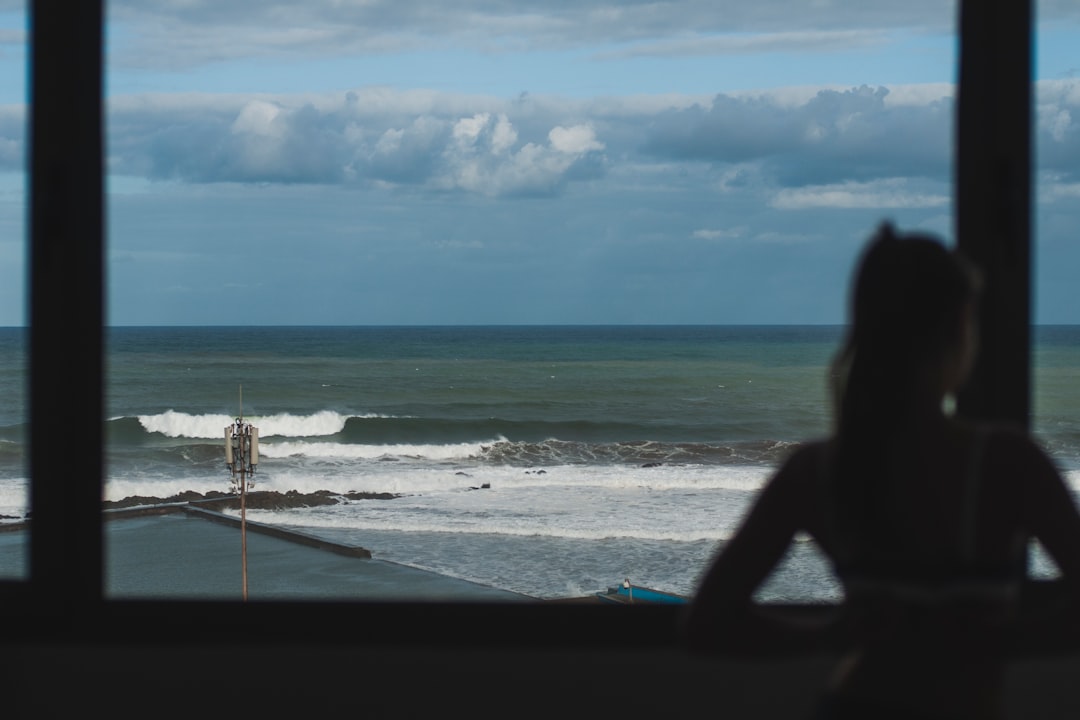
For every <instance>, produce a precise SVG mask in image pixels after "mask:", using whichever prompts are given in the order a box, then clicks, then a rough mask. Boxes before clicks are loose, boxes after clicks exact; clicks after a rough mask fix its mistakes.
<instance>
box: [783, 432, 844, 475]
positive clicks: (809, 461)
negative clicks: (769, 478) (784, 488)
mask: <svg viewBox="0 0 1080 720" xmlns="http://www.w3.org/2000/svg"><path fill="white" fill-rule="evenodd" d="M832 445H833V441H832V440H829V439H824V440H811V441H807V442H802V443H799V444H798V445H796V446H794V447H793V448H792V449H791V451H790V452H789V453H788V455H787V458H786V459H785V460H784V462H783V463H782V464H781V465H780V469H779V471H778V472H777V474H776V479H777V480H778V481H780V482H782V483H783V482H786V483H795V484H799V485H807V484H811V483H812V482H813V481H816V480H817V479H819V478H820V477H822V476H823V475H824V474H825V472H826V471H827V465H828V462H829V455H830V453H831V452H832V449H831V448H832Z"/></svg>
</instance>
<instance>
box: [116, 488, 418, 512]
mask: <svg viewBox="0 0 1080 720" xmlns="http://www.w3.org/2000/svg"><path fill="white" fill-rule="evenodd" d="M397 497H400V496H399V495H396V494H394V493H376V492H348V493H345V494H344V495H341V494H339V493H332V492H330V491H329V490H316V491H315V492H311V493H302V492H298V491H296V490H290V491H288V492H286V493H280V492H276V491H258V492H249V493H248V494H247V497H246V498H245V501H244V504H245V506H246V507H248V508H251V509H252V510H291V509H293V508H302V507H319V506H322V505H338V504H340V503H343V502H352V501H356V500H393V499H394V498H397ZM184 502H187V503H193V504H197V505H198V506H199V507H203V508H206V509H207V510H214V511H216V512H221V511H223V510H239V509H240V496H239V495H233V494H230V493H223V492H217V491H215V490H212V491H210V492H208V493H206V494H205V495H204V494H202V493H197V492H193V491H187V492H183V493H180V494H178V495H173V496H171V497H168V498H158V497H146V496H142V495H133V496H130V497H126V498H124V499H123V500H109V501H106V502H105V503H104V506H105V509H107V510H114V509H117V508H129V507H137V506H140V505H165V504H176V503H184Z"/></svg>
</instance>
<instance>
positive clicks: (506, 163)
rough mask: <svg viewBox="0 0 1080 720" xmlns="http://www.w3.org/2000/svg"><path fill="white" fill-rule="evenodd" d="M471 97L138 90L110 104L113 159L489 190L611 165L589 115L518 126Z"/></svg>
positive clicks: (267, 178) (133, 167) (553, 184)
mask: <svg viewBox="0 0 1080 720" xmlns="http://www.w3.org/2000/svg"><path fill="white" fill-rule="evenodd" d="M368 101H372V102H368ZM479 104H480V105H485V104H488V103H484V102H481V103H479ZM507 105H509V104H507ZM461 107H462V104H461V99H460V98H447V99H446V101H445V102H431V103H427V104H417V102H416V98H415V97H413V96H411V94H409V93H402V94H400V95H399V94H392V95H390V96H388V95H387V94H385V93H384V92H382V91H381V90H380V91H377V92H375V93H374V94H373V95H369V94H367V93H364V92H348V93H339V94H336V95H335V96H333V97H331V98H327V97H322V98H317V99H316V98H302V99H299V100H298V99H296V98H290V97H284V96H283V97H273V98H271V97H241V96H237V97H234V98H231V99H223V98H222V97H220V96H218V97H212V98H203V97H199V96H196V97H191V98H189V102H188V103H185V104H184V105H183V106H182V107H178V106H177V105H176V104H174V103H173V102H171V101H169V100H167V99H166V100H165V101H163V102H162V103H161V104H160V105H156V104H155V102H154V99H153V98H142V99H141V100H140V99H132V98H128V99H124V100H121V101H120V102H117V103H116V104H115V105H114V106H113V109H112V112H111V115H110V116H111V118H113V119H114V120H113V121H111V122H110V129H112V131H113V132H112V138H111V140H110V143H109V146H110V157H109V168H110V172H111V173H113V174H116V175H134V176H146V177H149V178H151V179H159V180H162V179H172V180H181V181H185V182H190V183H212V182H253V183H283V184H291V183H304V184H346V185H347V184H363V183H389V184H391V185H414V186H420V187H426V188H428V189H431V190H437V191H447V190H454V191H465V192H470V193H477V194H480V195H485V196H501V195H515V194H526V195H532V194H548V193H554V192H558V191H559V190H560V189H561V188H563V187H564V186H565V184H566V183H568V182H571V181H574V180H583V179H587V178H594V177H599V176H600V175H602V173H603V168H604V161H603V158H602V157H601V155H602V151H603V150H604V147H605V145H604V143H603V142H602V141H601V140H600V139H598V137H597V132H596V130H595V128H594V127H593V126H591V125H590V124H588V123H565V124H559V123H556V122H554V121H552V120H550V119H548V117H547V111H543V112H542V113H540V114H538V115H532V114H527V116H526V118H525V120H526V123H525V124H526V128H519V127H517V126H516V125H515V123H514V122H513V121H512V120H511V118H510V117H509V115H508V114H507V112H491V111H488V110H484V111H482V112H474V113H471V114H466V115H461V114H459V113H458V112H457V111H460V109H461ZM417 111H419V113H418V114H417Z"/></svg>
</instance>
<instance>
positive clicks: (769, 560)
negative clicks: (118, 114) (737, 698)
mask: <svg viewBox="0 0 1080 720" xmlns="http://www.w3.org/2000/svg"><path fill="white" fill-rule="evenodd" d="M819 453H820V446H816V445H814V446H808V447H805V448H802V449H801V450H799V451H798V452H796V453H795V454H794V455H793V456H792V457H791V458H789V459H788V461H787V462H786V463H784V465H783V466H782V467H781V468H780V470H779V471H778V472H777V473H776V475H774V476H773V477H772V479H771V480H770V481H769V482H768V483H767V484H766V486H765V487H764V488H763V489H762V491H761V493H760V494H759V495H758V497H757V499H756V500H755V502H754V504H753V506H752V507H751V509H750V511H749V512H748V513H747V515H746V517H745V518H744V519H743V522H742V524H741V525H740V527H739V529H738V531H737V532H736V533H735V535H734V537H732V538H731V539H730V540H729V541H727V542H726V543H725V544H724V546H723V547H722V548H721V549H720V551H719V552H718V553H717V555H716V557H715V558H714V559H713V561H712V563H711V564H710V566H709V568H708V570H707V571H706V573H705V575H704V576H703V579H702V581H701V584H700V586H699V587H698V590H697V592H696V594H695V596H694V599H693V602H692V603H691V605H690V608H689V611H688V614H687V617H686V623H685V627H684V629H685V632H686V639H687V641H688V643H689V645H690V647H691V648H693V649H697V650H702V651H706V650H708V651H716V650H733V651H739V652H748V651H768V650H769V649H772V648H775V647H777V646H780V645H783V646H785V647H786V646H790V645H791V643H792V641H793V640H795V641H796V642H797V639H796V638H794V637H793V636H794V635H798V634H802V633H803V632H805V631H812V630H815V629H817V627H818V625H819V624H817V623H810V624H807V623H806V622H804V621H802V620H800V619H797V618H795V617H785V616H784V615H783V614H782V613H775V612H774V613H770V612H767V611H765V610H764V609H760V608H756V607H755V606H754V604H753V594H754V592H755V591H756V590H757V588H758V587H759V586H760V585H761V583H762V582H763V581H764V580H765V578H767V577H768V575H769V574H770V573H771V572H772V571H773V569H774V568H775V567H776V565H777V563H779V562H780V560H781V558H782V557H783V556H784V553H785V552H786V551H787V549H788V546H789V545H790V544H791V541H792V538H793V537H794V535H795V533H796V532H798V531H800V530H807V529H811V526H812V525H815V524H816V523H815V522H814V518H813V517H812V513H813V512H814V510H815V509H816V508H817V507H819V506H820V499H819V498H818V497H817V493H818V492H819V491H820V490H819V488H817V487H816V483H815V480H816V475H817V466H818V462H817V458H818V457H819Z"/></svg>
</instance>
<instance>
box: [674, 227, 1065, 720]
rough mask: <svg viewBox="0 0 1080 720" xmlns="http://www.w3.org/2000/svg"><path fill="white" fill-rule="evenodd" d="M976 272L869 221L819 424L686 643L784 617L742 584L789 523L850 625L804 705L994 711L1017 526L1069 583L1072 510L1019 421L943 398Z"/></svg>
mask: <svg viewBox="0 0 1080 720" xmlns="http://www.w3.org/2000/svg"><path fill="white" fill-rule="evenodd" d="M978 286H979V278H978V275H977V273H976V272H975V271H974V269H973V268H971V267H970V266H969V265H968V264H967V263H966V262H965V261H964V260H963V258H961V257H960V256H958V255H957V254H956V253H954V252H950V251H948V250H946V249H945V248H944V247H943V246H942V245H941V244H940V243H939V242H938V241H937V240H936V239H934V238H933V237H929V236H924V235H914V234H912V235H905V236H902V237H898V236H897V234H896V233H895V232H894V231H893V229H892V227H891V226H889V225H887V224H886V225H883V226H882V228H881V230H880V231H879V232H878V233H877V235H876V236H875V237H874V238H873V239H872V240H871V243H870V245H869V247H868V248H867V249H866V251H865V252H864V254H863V257H862V259H861V262H860V265H859V269H858V273H857V276H856V279H855V285H854V288H853V293H852V298H851V300H852V306H851V312H852V317H851V323H850V326H849V329H848V333H847V337H846V341H845V344H844V346H843V348H842V350H841V352H840V354H839V355H838V357H837V360H836V362H835V364H834V379H835V381H836V383H837V386H836V388H835V389H836V396H837V409H838V413H837V418H836V427H835V431H834V433H833V435H832V437H830V438H829V439H827V440H825V441H822V442H815V443H808V444H806V445H803V446H802V447H801V448H800V449H798V450H797V451H795V452H794V453H793V454H792V455H791V457H790V458H789V459H788V460H787V461H786V462H785V463H784V464H783V466H782V467H781V468H780V470H779V471H778V472H777V473H776V475H774V476H773V477H772V479H771V480H770V481H769V483H768V484H767V485H766V486H765V488H763V490H762V492H761V493H760V495H759V496H758V498H757V500H756V502H755V504H754V506H753V507H752V509H751V511H750V512H749V513H748V515H747V517H746V518H745V519H744V521H743V523H742V525H741V527H740V528H739V530H738V532H737V533H736V535H735V536H734V537H733V538H732V539H731V540H730V541H728V542H727V543H725V544H724V546H723V547H722V548H721V551H720V552H719V553H718V555H717V556H716V558H715V559H714V560H713V563H712V565H711V566H710V568H709V569H708V571H707V572H706V574H705V576H704V577H703V579H702V582H701V584H700V587H699V589H698V591H697V594H696V596H695V598H694V600H693V603H692V604H691V608H690V612H689V615H688V622H687V632H688V640H689V642H690V643H691V644H692V646H695V647H698V648H710V647H717V646H721V647H728V648H731V647H740V646H742V647H753V646H755V645H768V644H769V643H770V641H771V640H772V639H776V638H777V637H779V638H781V639H783V638H784V637H790V634H791V633H792V632H795V631H797V630H798V628H796V627H794V626H792V625H789V624H783V623H780V622H779V621H777V620H772V621H770V620H769V619H768V618H767V617H766V616H765V615H764V613H763V612H762V609H761V608H758V607H755V605H754V603H753V601H752V595H753V593H754V591H755V590H756V588H757V587H758V586H759V585H760V583H761V582H762V581H763V580H764V579H765V578H766V577H767V576H768V574H769V573H770V572H771V571H772V570H773V569H774V567H775V565H776V564H777V562H778V561H779V560H780V559H781V557H782V556H783V554H784V552H785V551H786V549H787V547H788V545H789V543H790V542H791V540H792V537H793V536H794V535H795V533H797V532H800V531H802V532H806V533H808V534H809V535H810V536H811V537H813V539H814V540H815V541H816V542H817V543H818V545H819V546H820V547H821V548H822V550H823V552H824V553H825V554H826V555H827V557H828V558H829V559H830V560H831V561H832V563H833V566H834V569H835V571H836V574H837V576H838V578H839V580H840V581H841V583H842V585H843V589H844V595H845V599H844V605H843V611H844V618H845V619H844V627H846V628H848V629H849V630H850V635H845V637H848V638H850V642H849V643H848V651H847V652H846V654H845V656H844V657H843V659H842V661H841V662H840V664H839V666H838V667H837V669H836V672H835V674H834V677H833V680H832V682H831V685H830V687H829V688H828V689H827V691H826V693H825V696H824V697H823V699H822V702H821V705H820V708H819V717H821V718H856V717H857V718H874V719H876V720H885V719H886V718H893V717H897V718H899V717H903V718H908V719H911V718H967V719H978V718H997V717H1000V709H999V698H998V689H999V687H1000V685H1001V674H1002V667H1003V660H1002V657H1001V652H1000V642H1001V641H1002V639H1003V633H1004V631H1005V629H1006V628H1007V627H1008V624H1009V621H1010V620H1011V619H1012V615H1013V612H1014V610H1015V609H1016V601H1017V595H1018V593H1019V590H1020V585H1021V582H1022V581H1023V579H1024V575H1025V568H1026V563H1025V557H1026V552H1027V540H1028V538H1032V537H1033V538H1037V539H1038V540H1039V541H1040V542H1041V543H1042V545H1043V547H1044V548H1045V549H1046V551H1047V552H1048V553H1049V555H1050V556H1051V558H1052V559H1053V560H1054V561H1055V562H1056V564H1057V565H1058V567H1059V569H1060V570H1061V572H1062V575H1063V577H1064V579H1065V581H1066V582H1075V580H1076V579H1077V578H1080V517H1078V515H1077V511H1076V508H1075V506H1074V504H1073V501H1072V498H1071V496H1070V494H1069V492H1068V490H1067V489H1066V487H1065V485H1064V483H1063V482H1062V479H1061V477H1060V476H1059V474H1058V472H1057V471H1056V469H1055V468H1054V466H1053V464H1052V463H1051V462H1050V460H1049V459H1048V458H1047V457H1046V455H1045V454H1044V453H1043V452H1042V451H1041V450H1040V449H1039V448H1038V447H1037V446H1036V445H1035V444H1034V443H1033V442H1032V441H1031V440H1030V439H1029V437H1028V436H1027V435H1026V434H1024V433H1023V432H1020V431H1016V430H1011V429H1008V428H1005V427H998V426H994V425H983V424H974V423H967V422H963V421H961V420H959V419H957V418H954V417H951V416H949V415H948V414H947V413H946V412H945V410H944V409H943V406H944V404H945V403H944V401H945V398H946V397H947V396H949V395H950V394H952V393H953V392H954V391H955V390H957V389H958V388H959V386H960V385H961V384H962V383H963V382H964V380H965V379H966V377H967V375H968V372H969V370H970V369H971V366H972V362H973V359H974V356H975V352H976V345H977V337H976V319H975V318H976V303H977V299H978Z"/></svg>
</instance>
